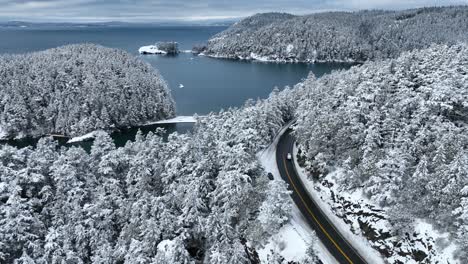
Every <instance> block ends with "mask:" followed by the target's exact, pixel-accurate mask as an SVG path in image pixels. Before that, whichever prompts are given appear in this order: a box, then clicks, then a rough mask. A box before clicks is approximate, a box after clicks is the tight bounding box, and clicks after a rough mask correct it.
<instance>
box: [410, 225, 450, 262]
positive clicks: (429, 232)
mask: <svg viewBox="0 0 468 264" xmlns="http://www.w3.org/2000/svg"><path fill="white" fill-rule="evenodd" d="M415 231H416V232H418V233H419V234H421V235H425V236H428V237H432V238H433V239H434V240H435V246H436V251H437V253H438V254H437V256H436V258H435V259H434V260H437V261H439V262H440V263H458V261H457V260H456V259H455V252H456V251H457V246H456V245H455V243H453V242H452V241H451V239H450V234H449V233H447V232H446V233H442V232H439V231H437V230H435V229H434V226H433V225H432V224H430V223H428V222H426V221H424V220H423V219H417V220H416V221H415ZM423 250H424V249H423Z"/></svg>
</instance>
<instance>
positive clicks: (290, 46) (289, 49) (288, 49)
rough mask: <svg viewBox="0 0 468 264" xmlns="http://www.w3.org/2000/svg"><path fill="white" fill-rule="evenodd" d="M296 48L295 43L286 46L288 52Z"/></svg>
mask: <svg viewBox="0 0 468 264" xmlns="http://www.w3.org/2000/svg"><path fill="white" fill-rule="evenodd" d="M293 49H294V45H293V44H289V45H288V46H287V47H286V52H287V53H291V51H293Z"/></svg>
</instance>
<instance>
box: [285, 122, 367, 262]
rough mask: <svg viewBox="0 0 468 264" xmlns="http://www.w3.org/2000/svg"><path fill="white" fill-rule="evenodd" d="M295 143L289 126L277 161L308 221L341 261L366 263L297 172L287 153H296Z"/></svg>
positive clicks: (294, 198)
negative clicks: (306, 187) (321, 208)
mask: <svg viewBox="0 0 468 264" xmlns="http://www.w3.org/2000/svg"><path fill="white" fill-rule="evenodd" d="M293 145H294V137H293V136H292V135H291V130H289V129H288V130H287V131H286V132H285V133H284V134H283V136H282V137H281V138H280V140H279V142H278V146H277V150H276V162H277V164H278V169H279V172H280V174H281V177H282V178H283V179H284V180H285V181H286V182H287V183H288V184H289V189H290V190H291V191H292V192H293V193H292V195H291V196H292V198H293V200H294V202H295V203H296V205H297V206H298V207H299V210H300V211H301V212H302V215H303V216H304V217H305V219H306V221H307V223H308V224H309V225H310V226H311V227H312V228H313V229H314V230H315V232H316V233H317V236H318V237H319V239H320V240H321V241H322V243H323V244H324V245H325V246H326V247H327V249H328V250H329V251H330V253H331V254H332V255H333V256H334V257H335V259H336V260H337V261H338V262H339V263H347V264H358V263H367V262H366V261H365V260H364V259H363V258H362V257H361V256H360V255H359V253H358V252H357V251H356V250H355V249H354V248H353V247H352V246H351V245H350V244H349V243H348V241H346V240H345V239H344V238H343V236H342V235H341V234H340V233H339V232H338V231H337V229H336V228H335V226H334V225H333V224H332V223H331V222H330V221H329V220H328V218H327V217H326V215H325V214H324V213H323V212H322V211H321V210H320V208H319V207H318V206H317V204H316V203H315V202H314V200H313V199H312V197H310V195H309V193H308V192H307V191H306V189H305V187H304V185H303V183H302V181H301V179H300V178H299V176H298V175H297V173H296V169H295V166H294V161H293V160H288V159H287V155H288V153H291V155H292V154H293Z"/></svg>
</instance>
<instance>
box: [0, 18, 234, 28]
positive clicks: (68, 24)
mask: <svg viewBox="0 0 468 264" xmlns="http://www.w3.org/2000/svg"><path fill="white" fill-rule="evenodd" d="M236 21H237V19H226V20H196V21H179V20H177V21H159V22H122V21H109V22H27V21H6V22H0V28H24V27H151V26H231V25H232V24H234V23H235V22H236Z"/></svg>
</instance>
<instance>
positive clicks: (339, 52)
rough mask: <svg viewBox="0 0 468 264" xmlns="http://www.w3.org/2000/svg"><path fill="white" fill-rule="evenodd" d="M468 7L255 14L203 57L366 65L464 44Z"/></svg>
mask: <svg viewBox="0 0 468 264" xmlns="http://www.w3.org/2000/svg"><path fill="white" fill-rule="evenodd" d="M467 32H468V7H466V6H456V7H431V8H422V9H413V10H406V11H360V12H352V13H351V12H328V13H317V14H312V15H307V16H292V15H287V14H280V13H266V14H258V15H254V16H252V17H249V18H246V19H245V20H243V21H241V22H239V23H237V24H235V25H233V26H232V27H231V28H229V29H227V30H226V31H224V32H221V33H219V34H218V35H216V36H214V37H213V38H212V39H210V40H209V41H208V45H207V49H206V50H205V54H206V55H209V56H216V57H226V58H240V59H257V60H271V61H294V62H295V61H306V62H314V61H358V62H362V61H366V60H376V59H383V58H396V57H397V56H398V55H399V54H401V53H402V52H404V51H411V50H413V49H422V48H428V47H429V46H430V45H431V44H433V43H439V44H454V43H457V42H458V41H466V40H468V34H467Z"/></svg>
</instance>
